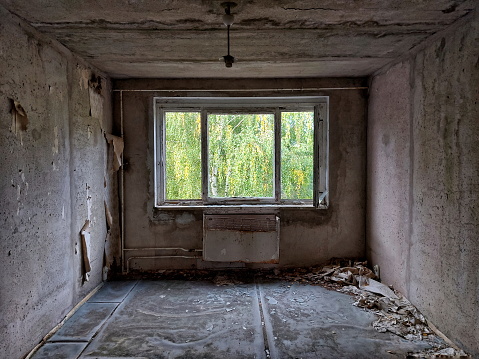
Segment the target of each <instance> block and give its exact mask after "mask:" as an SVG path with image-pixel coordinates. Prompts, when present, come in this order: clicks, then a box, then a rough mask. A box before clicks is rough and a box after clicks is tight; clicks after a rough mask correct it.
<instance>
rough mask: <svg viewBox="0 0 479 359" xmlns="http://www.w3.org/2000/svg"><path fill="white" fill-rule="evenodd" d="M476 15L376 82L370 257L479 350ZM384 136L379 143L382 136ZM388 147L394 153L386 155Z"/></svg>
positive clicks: (451, 332)
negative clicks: (392, 149) (391, 148)
mask: <svg viewBox="0 0 479 359" xmlns="http://www.w3.org/2000/svg"><path fill="white" fill-rule="evenodd" d="M478 24H479V21H478V16H477V13H476V14H474V13H473V14H471V15H470V16H469V18H468V19H464V21H463V23H462V24H461V25H460V26H459V25H458V26H454V27H453V28H451V29H449V30H447V31H445V32H444V33H442V34H441V35H442V36H438V38H437V39H436V40H434V41H431V42H430V43H429V44H427V45H425V46H424V47H423V48H421V49H420V50H419V51H417V52H414V53H412V54H411V55H410V56H409V58H408V59H406V60H404V61H403V62H402V63H398V64H396V65H394V66H393V67H392V68H390V69H388V70H387V71H386V70H385V71H383V72H382V73H380V74H378V75H377V76H375V77H374V78H373V81H372V86H371V100H370V104H369V113H370V118H369V136H368V138H369V143H368V157H369V163H368V211H367V213H368V225H367V229H368V230H367V232H368V240H369V242H368V255H369V257H370V259H371V260H372V262H373V264H380V266H381V276H382V278H383V281H385V282H386V283H393V284H394V285H397V286H398V288H399V289H401V291H403V293H404V294H406V295H407V296H408V297H409V299H410V300H411V301H412V302H413V304H415V305H416V306H417V307H418V308H419V309H420V310H421V311H422V312H423V313H424V314H425V315H426V317H427V318H428V319H429V320H430V321H431V322H432V323H433V324H435V325H436V326H437V327H438V329H439V330H441V331H442V332H443V333H444V334H446V335H447V336H448V337H449V338H450V339H452V340H453V341H454V342H455V343H457V344H458V345H460V346H461V347H462V348H463V349H464V350H466V351H468V352H470V353H471V354H473V355H474V356H479V345H478V343H479V334H478V333H479V266H478V263H479V247H478V245H477V244H478V242H477V238H478V237H479V213H478V208H477V203H478V202H479V147H478V146H477V144H478V141H479V121H478V118H479V104H478V99H479V86H478V84H479V66H478V64H479V60H478V59H479V46H478V45H479V41H478V38H479V25H478ZM385 136H386V137H387V139H388V140H387V141H385V142H386V143H385V142H383V138H384V139H385V138H386V137H385ZM391 146H394V150H395V152H394V155H393V156H391V155H388V153H389V151H390V147H391Z"/></svg>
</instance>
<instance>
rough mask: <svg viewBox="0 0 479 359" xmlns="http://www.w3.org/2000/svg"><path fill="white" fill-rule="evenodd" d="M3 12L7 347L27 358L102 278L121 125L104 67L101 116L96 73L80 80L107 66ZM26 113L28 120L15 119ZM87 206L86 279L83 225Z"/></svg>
mask: <svg viewBox="0 0 479 359" xmlns="http://www.w3.org/2000/svg"><path fill="white" fill-rule="evenodd" d="M0 19H1V21H0V79H1V81H0V146H1V153H2V154H1V156H0V168H1V174H0V188H1V192H0V202H1V203H2V206H1V209H0V212H1V216H0V238H1V241H0V248H1V251H0V255H1V256H2V259H1V261H0V287H1V288H2V290H1V291H2V293H1V296H0V333H1V334H0V357H2V358H21V357H23V356H25V355H26V354H27V353H28V352H29V351H30V350H31V349H32V348H33V347H34V346H35V345H36V344H37V343H39V342H40V340H41V339H42V338H43V336H45V335H46V334H47V333H48V332H49V331H50V330H51V329H52V328H53V327H54V326H56V325H57V324H58V323H59V322H60V321H61V320H62V319H63V317H64V316H65V314H66V313H68V311H69V310H70V309H71V308H72V307H73V306H74V305H76V304H77V303H78V302H79V301H80V300H81V299H82V298H83V297H84V296H85V294H86V293H88V292H89V291H91V290H92V289H93V288H95V287H96V286H97V285H98V284H99V283H100V282H101V281H102V267H103V251H104V245H105V237H106V223H105V215H104V213H105V210H104V204H103V203H104V200H105V199H106V201H107V202H108V203H109V206H110V207H111V210H112V212H113V213H115V211H117V208H115V206H116V207H117V204H115V200H114V198H113V197H112V196H111V193H106V190H105V188H104V183H105V181H106V182H107V183H108V184H111V183H115V181H116V179H115V177H113V175H111V174H109V173H108V172H107V171H106V165H107V164H106V155H105V153H106V151H107V145H106V141H105V140H104V138H103V134H102V128H103V130H104V131H110V130H111V126H112V119H111V110H110V109H109V107H110V102H111V101H110V85H109V80H108V79H107V78H106V77H105V76H104V75H102V77H103V79H104V81H103V83H104V88H103V89H102V92H101V95H100V96H101V97H102V98H103V99H104V104H103V106H104V108H105V111H104V113H103V115H102V118H101V121H102V126H100V121H99V120H98V119H96V118H93V117H92V116H91V115H90V109H91V101H90V98H89V86H88V78H87V81H86V86H85V85H81V83H85V81H83V82H82V78H84V77H85V76H91V74H92V73H97V74H99V72H98V71H97V70H94V69H92V68H91V67H90V66H89V65H88V64H86V63H85V62H84V61H83V60H81V59H79V58H77V57H75V56H74V55H72V54H71V53H70V52H69V51H68V50H67V49H65V48H64V47H63V46H61V45H60V44H58V43H55V42H54V41H52V40H50V39H48V38H46V37H45V36H43V35H41V34H39V33H38V32H37V31H36V30H34V29H33V28H31V27H30V26H28V25H27V24H25V23H24V22H23V21H22V20H20V19H18V18H17V17H15V16H13V15H11V14H10V13H9V12H8V11H6V10H5V9H3V8H2V7H0ZM22 112H23V113H22ZM23 115H25V117H26V118H27V119H28V124H27V125H25V126H24V125H21V126H17V125H15V126H12V123H13V124H15V123H16V122H17V123H18V121H22V120H23V119H22V118H19V116H23ZM22 123H23V122H22ZM88 216H90V217H91V219H92V221H93V224H92V245H91V252H90V255H91V261H92V271H91V276H90V281H89V282H86V283H84V282H83V279H82V277H83V273H82V266H81V255H82V251H81V246H80V235H79V232H80V229H81V228H82V225H83V223H84V222H85V220H86V219H87V217H88ZM115 217H116V221H118V218H117V217H118V216H117V215H116V216H115Z"/></svg>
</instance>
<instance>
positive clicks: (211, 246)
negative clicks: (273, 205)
mask: <svg viewBox="0 0 479 359" xmlns="http://www.w3.org/2000/svg"><path fill="white" fill-rule="evenodd" d="M203 260H205V261H211V262H245V263H278V262H279V217H278V216H277V215H275V214H251V215H247V214H226V215H221V214H205V215H204V217H203Z"/></svg>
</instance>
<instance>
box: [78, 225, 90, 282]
mask: <svg viewBox="0 0 479 359" xmlns="http://www.w3.org/2000/svg"><path fill="white" fill-rule="evenodd" d="M80 235H81V244H82V257H83V268H84V279H85V281H88V280H89V276H90V271H91V266H90V258H89V252H90V221H89V220H88V219H87V220H86V221H85V224H84V225H83V227H82V229H81V231H80Z"/></svg>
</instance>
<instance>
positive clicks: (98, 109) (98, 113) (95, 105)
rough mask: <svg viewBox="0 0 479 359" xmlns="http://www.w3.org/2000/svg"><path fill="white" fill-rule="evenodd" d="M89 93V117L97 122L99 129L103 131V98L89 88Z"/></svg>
mask: <svg viewBox="0 0 479 359" xmlns="http://www.w3.org/2000/svg"><path fill="white" fill-rule="evenodd" d="M89 92H90V115H91V117H93V118H96V119H97V120H98V122H99V123H100V128H101V130H102V131H103V96H102V95H101V94H100V93H98V92H97V91H96V90H95V89H94V88H92V87H89Z"/></svg>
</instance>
